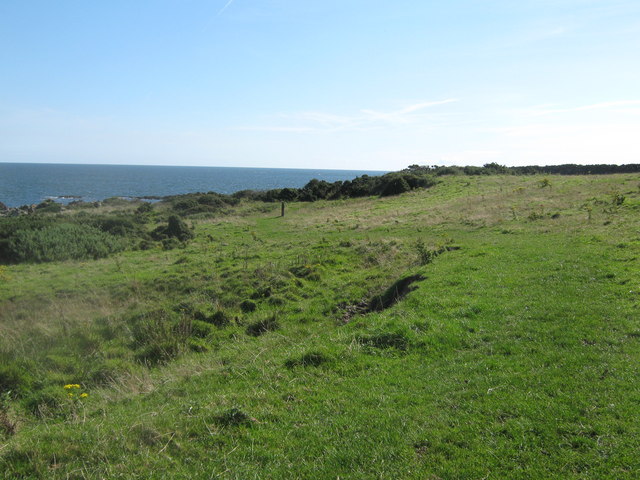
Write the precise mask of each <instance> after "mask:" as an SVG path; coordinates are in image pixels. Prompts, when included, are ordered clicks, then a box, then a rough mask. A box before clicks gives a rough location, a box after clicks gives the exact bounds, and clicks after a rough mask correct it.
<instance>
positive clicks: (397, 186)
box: [380, 177, 411, 197]
mask: <svg viewBox="0 0 640 480" xmlns="http://www.w3.org/2000/svg"><path fill="white" fill-rule="evenodd" d="M409 190H411V187H410V186H409V184H408V183H407V181H406V180H405V179H404V178H403V177H396V178H394V179H392V180H390V181H389V182H388V183H386V184H385V186H384V187H383V189H382V192H380V195H381V196H383V197H388V196H390V195H399V194H401V193H404V192H408V191H409Z"/></svg>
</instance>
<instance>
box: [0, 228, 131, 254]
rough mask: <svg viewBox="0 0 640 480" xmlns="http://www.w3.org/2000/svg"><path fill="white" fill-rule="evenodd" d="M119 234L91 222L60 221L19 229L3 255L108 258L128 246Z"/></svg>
mask: <svg viewBox="0 0 640 480" xmlns="http://www.w3.org/2000/svg"><path fill="white" fill-rule="evenodd" d="M124 246H125V245H124V243H123V242H122V241H120V240H119V239H118V238H116V237H114V236H113V235H110V234H108V233H105V232H103V231H102V230H99V229H97V228H95V227H91V226H89V225H77V224H70V223H60V224H58V225H50V226H46V227H43V228H41V229H37V230H18V231H17V232H15V233H14V234H13V235H12V236H11V238H10V239H9V241H8V242H7V244H6V246H5V249H4V252H3V257H4V258H6V259H8V260H9V261H10V262H16V263H19V262H53V261H60V260H84V259H98V258H104V257H107V256H108V255H110V254H111V253H114V252H119V251H122V250H123V249H124Z"/></svg>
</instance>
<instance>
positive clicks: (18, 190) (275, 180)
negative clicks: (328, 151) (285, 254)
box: [0, 163, 386, 207]
mask: <svg viewBox="0 0 640 480" xmlns="http://www.w3.org/2000/svg"><path fill="white" fill-rule="evenodd" d="M384 173H386V172H382V171H370V170H323V169H298V168H239V167H178V166H149V165H78V164H53V163H0V202H2V203H4V204H5V205H6V206H8V207H19V206H21V205H32V204H37V203H40V202H42V201H43V200H45V199H48V198H50V199H53V200H55V201H57V202H60V203H65V204H66V203H69V202H72V201H76V200H82V201H85V202H95V201H99V200H104V199H105V198H109V197H123V198H146V199H153V198H158V197H164V196H167V195H177V194H181V193H194V192H217V193H233V192H237V191H239V190H269V189H272V188H285V187H289V188H300V187H303V186H304V185H306V184H307V182H309V181H310V180H312V179H314V178H316V179H318V180H326V181H327V182H335V181H338V180H342V181H344V180H352V179H354V178H355V177H358V176H361V175H371V176H373V175H382V174H384Z"/></svg>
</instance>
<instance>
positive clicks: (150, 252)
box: [0, 174, 640, 480]
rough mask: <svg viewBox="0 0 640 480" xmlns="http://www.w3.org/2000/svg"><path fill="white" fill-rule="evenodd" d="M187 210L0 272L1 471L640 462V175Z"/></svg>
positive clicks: (227, 475) (395, 468) (457, 468)
mask: <svg viewBox="0 0 640 480" xmlns="http://www.w3.org/2000/svg"><path fill="white" fill-rule="evenodd" d="M119 208H122V209H127V208H129V209H130V208H131V207H128V206H127V205H122V206H117V205H116V206H110V207H109V209H110V212H111V213H113V212H114V211H115V212H116V213H117V211H118V209H119ZM146 215H153V212H151V213H146ZM186 222H187V224H189V225H190V226H193V233H194V238H193V239H191V240H190V241H188V242H186V243H185V244H184V245H183V246H182V247H181V248H171V249H163V248H161V247H160V246H153V247H152V248H147V249H143V250H140V249H137V250H131V249H124V250H123V251H119V252H116V253H114V254H111V255H109V256H107V257H106V258H98V259H95V260H93V259H92V260H68V261H53V262H46V263H37V264H34V263H19V264H7V265H4V266H0V360H1V363H0V391H1V392H2V394H1V396H0V478H6V479H13V478H16V479H17V478H46V479H49V478H51V479H58V478H59V479H133V478H140V479H153V478H158V479H159V478H173V479H181V478H184V479H187V478H188V479H216V478H221V479H315V478H317V479H338V478H340V479H398V478H402V479H434V480H435V479H505V478H509V479H532V478H544V479H553V478H557V479H635V478H639V477H640V456H638V452H639V451H640V423H639V422H638V418H639V416H640V375H639V374H640V316H639V313H640V312H639V306H640V269H639V268H638V258H639V256H640V175H639V174H616V175H584V176H556V175H549V176H545V177H543V176H539V175H531V176H514V175H485V176H464V175H456V176H442V177H439V178H438V183H437V184H436V185H434V186H431V187H430V188H427V189H417V190H413V191H410V192H407V193H403V194H401V195H396V196H388V197H367V198H357V199H347V200H333V201H325V200H322V201H316V202H312V203H308V202H293V203H288V204H287V207H286V214H285V216H284V217H280V204H279V203H262V202H254V201H248V200H243V201H242V202H239V203H238V204H237V205H234V206H232V207H229V208H228V210H227V211H225V213H224V214H220V215H217V216H206V215H200V216H194V217H188V218H187V219H186ZM65 387H66V388H65Z"/></svg>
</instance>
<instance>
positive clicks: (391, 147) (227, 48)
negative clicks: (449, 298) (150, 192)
mask: <svg viewBox="0 0 640 480" xmlns="http://www.w3.org/2000/svg"><path fill="white" fill-rule="evenodd" d="M0 65H2V71H1V73H0V162H64V163H117V164H150V165H211V166H257V167H299V168H345V169H371V170H374V169H379V170H394V169H399V168H403V167H405V166H407V165H409V164H414V163H417V164H422V165H424V164H428V165H432V164H438V165H450V164H458V165H482V164H484V163H487V162H498V163H501V164H506V165H527V164H557V163H639V162H640V141H638V139H639V138H640V2H639V1H638V0H633V1H630V0H608V1H601V0H553V1H551V0H535V1H534V0H519V1H517V2H516V1H513V0H509V1H506V0H504V1H503V0H477V1H473V0H459V1H456V0H452V1H450V2H443V1H438V2H436V1H430V0H420V1H418V0H396V1H393V2H384V1H378V0H366V1H365V0H322V1H320V0H317V1H316V0H307V1H293V0H232V1H231V2H229V1H228V0H208V1H205V0H136V1H131V0H127V1H122V0H111V1H109V2H81V1H79V0H76V1H66V0H61V1H57V2H51V1H49V0H46V1H44V0H39V1H36V0H24V1H22V0H20V1H18V0H6V1H3V2H1V3H0Z"/></svg>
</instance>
